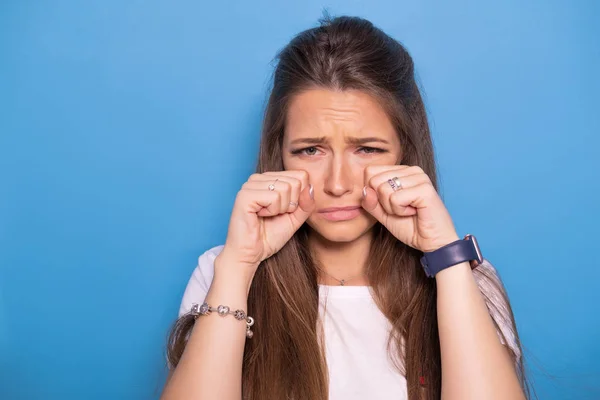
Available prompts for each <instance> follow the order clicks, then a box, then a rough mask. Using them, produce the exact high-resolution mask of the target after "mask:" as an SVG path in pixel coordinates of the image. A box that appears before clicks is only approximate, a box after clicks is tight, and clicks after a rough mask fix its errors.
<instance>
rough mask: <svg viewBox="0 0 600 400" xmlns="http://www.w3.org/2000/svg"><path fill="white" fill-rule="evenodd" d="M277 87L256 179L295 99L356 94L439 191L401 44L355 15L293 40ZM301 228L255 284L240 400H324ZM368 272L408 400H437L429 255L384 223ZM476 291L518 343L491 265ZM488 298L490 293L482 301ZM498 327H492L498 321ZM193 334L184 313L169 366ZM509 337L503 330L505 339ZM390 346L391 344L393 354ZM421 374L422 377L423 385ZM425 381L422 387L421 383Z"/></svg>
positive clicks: (276, 149) (311, 275)
mask: <svg viewBox="0 0 600 400" xmlns="http://www.w3.org/2000/svg"><path fill="white" fill-rule="evenodd" d="M277 60H278V64H277V67H276V69H275V71H274V76H273V88H272V90H271V93H270V97H269V101H268V104H267V107H266V111H265V116H264V121H263V128H262V138H261V143H260V153H259V159H258V165H257V172H258V173H263V172H266V171H279V170H282V169H283V161H282V139H283V135H284V130H285V120H286V113H287V108H288V105H289V103H290V99H291V98H292V97H293V96H294V95H297V94H298V93H300V92H301V91H303V90H307V89H310V88H317V87H318V88H327V89H331V90H347V89H357V90H361V91H364V92H366V93H368V94H370V95H372V96H373V97H374V98H376V99H378V100H379V102H380V104H381V105H382V106H383V107H384V108H385V110H386V112H387V113H388V115H389V117H390V119H391V121H392V123H393V124H394V126H395V128H396V131H397V133H398V135H399V137H400V143H402V149H403V156H402V160H401V162H402V164H406V165H418V166H420V167H421V168H423V170H424V171H425V172H426V173H427V174H428V175H429V177H430V178H431V181H432V182H433V185H434V186H435V187H436V189H437V187H438V186H437V179H436V167H435V160H434V153H433V145H432V140H431V136H430V132H429V126H428V123H427V117H426V112H425V107H424V104H423V100H422V98H421V94H420V92H419V88H418V86H417V83H416V81H415V77H414V65H413V61H412V59H411V57H410V55H409V54H408V52H407V51H406V49H405V48H404V47H403V46H402V45H401V44H400V43H399V42H397V41H396V40H394V39H392V38H391V37H390V36H388V35H387V34H385V33H384V32H383V31H381V30H380V29H378V28H376V27H375V26H374V25H373V24H372V23H371V22H369V21H367V20H365V19H362V18H356V17H338V18H334V19H332V18H330V17H329V16H327V15H326V16H325V17H324V18H323V19H322V20H321V21H320V25H319V26H318V27H316V28H312V29H308V30H306V31H304V32H301V33H300V34H298V35H297V36H296V37H295V38H293V39H292V41H291V42H290V43H289V44H288V45H287V46H285V47H284V48H283V49H282V50H281V51H280V52H279V53H278V55H277ZM309 229H310V228H309V227H308V225H307V224H304V225H303V226H302V227H301V228H300V229H299V230H298V232H296V234H295V235H294V236H293V237H292V238H291V239H290V240H289V242H288V243H287V244H286V245H285V246H284V247H283V248H282V249H281V250H280V251H279V252H278V253H276V254H275V255H273V256H272V257H270V258H268V259H266V260H264V261H263V262H262V263H261V265H260V266H259V267H258V270H257V272H256V274H255V276H254V280H253V281H252V285H251V288H250V292H249V296H248V314H249V315H252V316H253V317H254V318H255V320H256V321H260V323H257V324H255V326H254V327H253V330H254V338H253V339H251V340H247V341H246V345H245V349H244V360H243V371H242V392H243V398H244V399H251V400H263V399H295V400H300V399H311V400H325V399H327V398H328V373H327V363H326V360H325V355H324V349H323V343H322V337H321V331H320V330H319V328H318V322H319V321H318V301H319V293H318V289H319V288H318V283H317V276H318V274H317V267H316V265H315V260H314V259H313V257H312V255H311V252H310V250H309V247H308V240H307V239H308V234H309ZM372 234H373V241H372V244H371V249H370V256H369V258H368V260H369V262H368V265H367V266H366V273H367V277H368V281H369V282H370V284H371V286H372V293H373V298H374V301H375V302H376V303H377V305H378V307H379V309H380V310H381V311H382V313H383V314H384V315H385V316H386V317H387V318H388V320H389V321H390V322H391V325H392V330H391V332H390V337H389V342H388V346H391V345H392V344H395V345H396V346H395V349H397V350H396V351H397V352H398V356H399V357H400V358H399V359H400V360H403V362H402V365H398V368H399V371H400V372H401V373H402V374H404V375H405V376H406V381H407V383H408V397H409V399H411V400H416V399H422V398H425V399H429V400H434V399H436V400H437V399H439V398H440V393H441V356H440V345H439V334H438V327H437V309H436V286H435V280H433V279H429V278H427V277H426V275H425V273H424V272H423V269H422V268H421V266H420V263H419V259H420V257H421V255H422V253H421V252H420V251H418V250H415V249H413V248H410V247H408V246H406V245H405V244H403V243H402V242H400V241H399V240H397V239H396V238H395V237H394V236H392V235H391V234H390V233H389V232H388V231H387V229H385V228H384V227H383V226H382V225H381V224H379V223H377V224H376V225H375V226H374V227H373V231H372ZM474 273H475V274H476V275H477V279H478V282H481V281H484V282H485V284H487V285H488V286H491V287H493V288H494V289H495V291H496V293H500V300H498V298H497V297H496V296H487V297H486V304H487V305H488V308H489V309H490V311H491V312H492V313H493V312H496V314H502V315H504V316H505V319H506V320H508V326H509V330H510V334H511V335H512V336H511V337H509V338H507V337H504V340H505V341H509V342H510V341H511V340H512V341H513V343H514V341H515V340H516V344H515V347H513V348H518V350H519V351H518V353H519V354H520V353H521V344H520V341H519V339H518V334H517V332H516V326H515V322H514V317H513V314H512V310H511V309H510V303H509V301H508V298H507V297H506V293H505V291H504V287H503V286H502V283H501V281H500V280H499V279H498V278H497V275H496V273H495V270H493V267H491V266H489V264H488V267H487V268H482V270H481V271H478V270H475V271H474ZM484 297H485V296H484ZM496 322H497V321H496ZM192 325H193V317H192V316H190V315H184V316H182V317H181V318H180V319H179V320H178V321H177V322H176V323H175V325H174V326H173V328H172V330H171V332H170V336H169V341H168V358H169V362H170V364H171V366H172V367H174V366H176V365H177V363H178V361H179V359H180V357H181V354H182V353H183V349H184V347H185V344H186V337H187V335H188V334H189V331H190V328H191V327H192ZM500 333H501V336H504V333H506V331H501V332H500ZM388 348H390V349H391V348H392V347H388ZM512 355H513V359H514V362H515V365H516V367H517V372H518V374H519V378H520V380H521V384H522V386H523V388H524V389H525V391H526V393H527V394H528V397H529V389H528V385H527V383H526V380H525V375H524V370H523V363H522V358H521V357H518V354H516V353H515V352H512ZM421 377H422V378H421ZM422 379H423V380H424V382H425V384H424V385H422V384H421V383H422Z"/></svg>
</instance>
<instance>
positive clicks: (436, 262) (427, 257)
mask: <svg viewBox="0 0 600 400" xmlns="http://www.w3.org/2000/svg"><path fill="white" fill-rule="evenodd" d="M471 260H479V256H478V254H477V250H476V248H475V243H474V242H473V240H472V239H471V238H470V237H469V238H465V239H459V240H457V241H454V242H452V243H450V244H447V245H446V246H444V247H440V248H439V249H437V250H435V251H431V252H427V253H423V257H421V265H422V266H423V269H424V270H425V274H427V276H428V277H430V278H432V277H434V276H435V275H436V274H437V273H438V272H440V271H441V270H443V269H446V268H448V267H451V266H453V265H456V264H460V263H461V262H464V261H471Z"/></svg>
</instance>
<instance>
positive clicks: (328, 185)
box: [324, 154, 353, 197]
mask: <svg viewBox="0 0 600 400" xmlns="http://www.w3.org/2000/svg"><path fill="white" fill-rule="evenodd" d="M352 188H353V182H352V171H351V168H350V166H349V165H348V163H347V162H345V161H344V159H343V155H341V154H339V155H337V156H335V157H333V158H332V159H331V162H330V164H329V166H328V170H327V171H325V188H324V190H325V193H327V194H328V195H330V196H336V197H339V196H343V195H344V194H346V193H351V192H352Z"/></svg>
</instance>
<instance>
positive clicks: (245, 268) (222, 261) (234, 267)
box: [213, 253, 258, 294]
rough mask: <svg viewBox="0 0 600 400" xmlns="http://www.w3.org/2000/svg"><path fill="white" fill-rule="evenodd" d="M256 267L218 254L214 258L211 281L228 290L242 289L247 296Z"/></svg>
mask: <svg viewBox="0 0 600 400" xmlns="http://www.w3.org/2000/svg"><path fill="white" fill-rule="evenodd" d="M257 267H258V266H255V265H249V264H247V263H243V262H240V261H237V260H236V259H234V258H232V257H230V256H228V255H227V254H223V253H220V254H219V255H217V257H216V258H215V262H214V278H213V279H214V280H215V282H218V283H221V282H223V283H224V284H225V285H226V286H227V287H229V288H233V289H237V288H243V289H244V290H246V294H248V293H249V291H250V285H251V284H252V280H253V279H254V274H255V272H256V268H257Z"/></svg>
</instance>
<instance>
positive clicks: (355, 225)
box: [306, 216, 376, 243]
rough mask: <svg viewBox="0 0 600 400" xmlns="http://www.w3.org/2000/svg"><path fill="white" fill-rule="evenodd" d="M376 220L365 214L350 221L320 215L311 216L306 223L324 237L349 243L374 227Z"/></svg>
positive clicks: (330, 240)
mask: <svg viewBox="0 0 600 400" xmlns="http://www.w3.org/2000/svg"><path fill="white" fill-rule="evenodd" d="M375 222H376V220H375V219H374V218H367V217H364V216H361V217H357V218H354V219H352V220H348V221H336V222H332V221H327V220H324V219H323V218H321V217H319V216H315V217H314V218H313V217H312V216H311V217H310V218H309V219H308V221H306V223H307V224H308V226H310V228H311V230H312V231H313V232H315V233H316V234H318V235H319V236H321V237H322V238H323V239H325V240H327V241H329V242H334V243H348V242H353V241H355V240H356V239H358V238H360V237H361V236H363V235H364V234H365V233H367V232H368V231H370V230H371V228H373V225H375Z"/></svg>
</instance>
